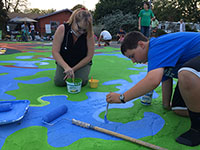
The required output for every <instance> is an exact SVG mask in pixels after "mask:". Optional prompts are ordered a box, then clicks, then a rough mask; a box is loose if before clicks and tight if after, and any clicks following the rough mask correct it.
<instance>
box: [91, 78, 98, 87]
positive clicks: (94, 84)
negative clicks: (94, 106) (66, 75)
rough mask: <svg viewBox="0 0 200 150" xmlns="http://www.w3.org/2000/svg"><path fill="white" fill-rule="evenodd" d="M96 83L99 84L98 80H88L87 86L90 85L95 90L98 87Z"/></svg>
mask: <svg viewBox="0 0 200 150" xmlns="http://www.w3.org/2000/svg"><path fill="white" fill-rule="evenodd" d="M98 83H99V80H96V79H90V80H89V84H90V87H91V88H97V87H98Z"/></svg>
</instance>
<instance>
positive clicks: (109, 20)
mask: <svg viewBox="0 0 200 150" xmlns="http://www.w3.org/2000/svg"><path fill="white" fill-rule="evenodd" d="M100 24H102V25H103V26H104V28H105V29H106V30H108V31H109V32H110V33H111V34H112V35H116V34H117V32H118V31H119V28H120V27H122V28H123V29H124V30H125V31H126V32H129V31H133V30H137V17H136V15H133V14H132V13H127V14H125V15H124V14H123V12H122V11H121V10H115V11H112V13H110V14H108V15H106V16H104V17H103V18H101V20H100Z"/></svg>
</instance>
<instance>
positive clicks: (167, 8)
mask: <svg viewBox="0 0 200 150" xmlns="http://www.w3.org/2000/svg"><path fill="white" fill-rule="evenodd" d="M153 5H154V7H153V8H154V9H153V12H154V13H155V15H156V16H157V18H158V19H159V20H162V21H179V20H180V19H181V18H183V19H184V20H185V21H188V22H199V21H200V0H154V1H153Z"/></svg>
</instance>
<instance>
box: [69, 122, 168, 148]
mask: <svg viewBox="0 0 200 150" xmlns="http://www.w3.org/2000/svg"><path fill="white" fill-rule="evenodd" d="M72 123H73V124H75V125H78V126H81V127H84V128H88V129H93V130H96V131H99V132H103V133H106V134H109V135H112V136H115V137H119V138H121V139H124V140H127V141H130V142H132V143H137V144H139V145H143V146H146V147H148V148H151V149H155V150H167V149H165V148H162V147H159V146H156V145H153V144H150V143H147V142H144V141H141V140H138V139H135V138H132V137H129V136H126V135H123V134H119V133H117V132H113V131H110V130H107V129H104V128H100V127H97V126H92V125H91V124H88V123H85V122H82V121H79V120H75V119H72Z"/></svg>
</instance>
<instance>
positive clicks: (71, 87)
mask: <svg viewBox="0 0 200 150" xmlns="http://www.w3.org/2000/svg"><path fill="white" fill-rule="evenodd" d="M66 84H67V90H68V92H69V93H72V94H74V93H79V92H80V91H81V85H82V80H81V79H79V78H75V79H74V80H73V79H72V78H68V79H67V80H66Z"/></svg>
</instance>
